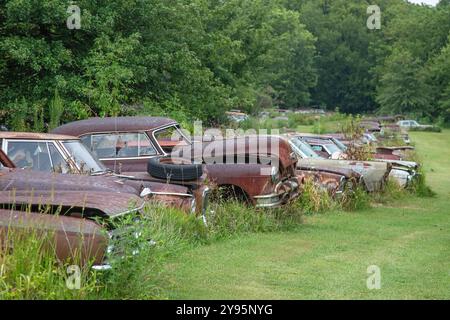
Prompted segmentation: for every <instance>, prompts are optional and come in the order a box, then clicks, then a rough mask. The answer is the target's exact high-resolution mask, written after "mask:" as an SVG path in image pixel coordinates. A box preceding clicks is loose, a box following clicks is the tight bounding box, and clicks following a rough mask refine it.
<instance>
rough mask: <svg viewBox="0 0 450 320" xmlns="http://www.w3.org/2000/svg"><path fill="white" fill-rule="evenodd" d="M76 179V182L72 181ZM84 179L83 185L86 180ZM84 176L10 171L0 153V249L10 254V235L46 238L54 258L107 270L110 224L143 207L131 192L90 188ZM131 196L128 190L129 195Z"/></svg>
mask: <svg viewBox="0 0 450 320" xmlns="http://www.w3.org/2000/svg"><path fill="white" fill-rule="evenodd" d="M74 177H77V178H78V179H77V181H73V178H74ZM86 179H88V180H86ZM89 179H90V177H87V176H71V175H62V174H50V173H38V172H33V171H26V170H21V169H17V168H15V166H14V164H13V162H12V161H11V160H10V159H9V158H8V157H7V156H6V155H5V154H4V153H3V151H1V150H0V190H1V191H0V245H1V246H2V249H3V252H5V251H4V250H5V249H6V250H7V251H6V252H8V251H9V250H11V249H12V250H13V249H14V248H10V247H8V246H10V241H9V238H8V237H9V236H10V235H11V233H10V231H11V230H14V232H15V233H16V234H17V233H20V232H25V233H26V232H29V231H30V230H34V231H37V232H38V233H47V234H49V235H51V236H52V237H54V240H55V242H54V243H55V249H56V254H57V257H58V258H59V259H60V260H61V261H67V260H68V259H75V257H73V253H74V252H75V251H74V250H75V249H76V248H79V251H78V252H80V253H81V261H78V262H80V263H87V262H92V263H93V264H94V268H96V269H105V268H108V265H107V262H106V261H105V259H106V258H107V246H108V243H109V241H110V237H109V235H108V231H111V232H112V233H111V234H113V233H114V230H112V229H111V226H113V225H114V224H113V221H115V220H117V219H120V218H121V217H124V216H128V215H129V216H133V217H134V216H139V215H140V214H141V212H142V209H143V207H144V201H143V199H141V198H140V197H138V196H136V195H135V194H134V193H132V192H125V191H124V192H121V191H122V190H118V189H115V192H114V187H113V185H110V186H108V185H107V183H105V182H103V184H102V183H99V184H96V183H93V181H91V180H89ZM130 191H131V190H130Z"/></svg>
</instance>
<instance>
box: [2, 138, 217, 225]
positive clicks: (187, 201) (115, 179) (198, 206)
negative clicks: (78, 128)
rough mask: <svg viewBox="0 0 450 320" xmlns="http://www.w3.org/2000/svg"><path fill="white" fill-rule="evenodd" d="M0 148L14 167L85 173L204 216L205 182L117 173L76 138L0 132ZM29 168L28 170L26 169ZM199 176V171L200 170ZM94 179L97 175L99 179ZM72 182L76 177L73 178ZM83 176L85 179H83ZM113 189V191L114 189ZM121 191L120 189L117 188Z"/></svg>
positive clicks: (93, 180) (64, 172)
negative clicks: (178, 182) (175, 181)
mask: <svg viewBox="0 0 450 320" xmlns="http://www.w3.org/2000/svg"><path fill="white" fill-rule="evenodd" d="M0 147H1V149H2V150H3V151H4V152H5V153H6V154H7V155H8V157H9V158H10V159H11V160H12V162H13V163H14V164H15V166H16V167H18V168H20V169H29V170H32V171H38V172H42V173H45V172H47V173H51V172H55V173H63V174H71V175H75V174H77V175H88V176H90V177H91V181H92V182H91V183H93V184H97V185H101V184H102V182H103V184H109V185H120V186H123V187H124V188H125V187H127V188H129V190H127V191H126V192H132V193H134V194H136V195H138V196H141V195H143V196H144V197H145V198H146V199H147V200H148V201H158V202H161V203H163V204H167V205H170V206H174V207H177V208H180V209H183V210H184V211H186V212H189V213H191V212H195V213H197V214H199V215H200V214H201V215H202V216H203V217H204V216H205V212H206V209H207V205H208V201H207V200H208V194H209V190H208V188H207V186H205V185H196V184H194V183H191V184H189V185H186V186H184V185H176V184H169V183H167V181H165V180H164V181H162V180H157V179H154V178H152V177H151V176H150V175H148V174H140V175H139V176H133V175H127V176H119V175H115V174H114V173H112V172H111V171H110V170H109V169H107V168H106V167H105V166H104V165H103V164H102V163H101V162H100V161H98V160H97V159H96V158H95V156H93V155H92V154H91V153H90V151H89V150H88V149H87V148H86V147H85V146H84V145H83V144H82V143H81V141H80V140H79V139H78V138H76V137H71V136H64V135H54V134H44V133H26V132H0ZM25 171H28V170H25ZM20 174H22V175H24V176H25V175H27V173H26V172H22V173H20ZM199 174H200V175H201V174H202V172H199ZM95 178H100V179H98V181H96V180H97V179H95ZM72 179H74V181H77V179H78V178H75V177H72ZM83 179H84V178H83ZM114 191H116V190H114ZM118 191H119V192H120V190H118Z"/></svg>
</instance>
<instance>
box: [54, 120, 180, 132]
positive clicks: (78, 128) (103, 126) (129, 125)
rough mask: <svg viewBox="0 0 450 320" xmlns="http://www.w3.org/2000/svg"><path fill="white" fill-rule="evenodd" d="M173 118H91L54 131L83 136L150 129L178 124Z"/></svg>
mask: <svg viewBox="0 0 450 320" xmlns="http://www.w3.org/2000/svg"><path fill="white" fill-rule="evenodd" d="M176 124H178V122H176V121H175V120H173V119H169V118H163V117H139V116H137V117H110V118H89V119H86V120H80V121H75V122H71V123H68V124H65V125H62V126H60V127H58V128H56V129H55V130H53V131H52V133H57V134H69V135H73V136H77V137H78V136H81V135H84V134H88V133H96V132H121V131H122V132H126V131H149V130H154V129H158V128H161V127H165V126H169V125H176Z"/></svg>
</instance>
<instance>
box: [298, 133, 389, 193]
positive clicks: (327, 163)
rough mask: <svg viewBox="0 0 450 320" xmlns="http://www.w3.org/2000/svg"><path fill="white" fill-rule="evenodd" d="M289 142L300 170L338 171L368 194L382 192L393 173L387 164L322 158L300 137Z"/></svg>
mask: <svg viewBox="0 0 450 320" xmlns="http://www.w3.org/2000/svg"><path fill="white" fill-rule="evenodd" d="M289 142H290V143H291V145H292V146H293V149H294V151H295V153H296V156H297V157H298V164H297V167H298V168H317V170H336V172H340V173H341V174H343V175H345V176H346V177H347V179H351V181H352V184H354V183H355V182H356V183H359V184H361V185H362V186H363V187H364V188H365V190H366V191H368V192H374V191H378V190H381V189H382V188H383V187H384V185H385V183H386V181H387V178H388V176H389V174H390V171H391V165H390V164H388V163H386V162H374V161H353V160H331V159H328V158H324V157H321V156H320V155H319V154H317V153H316V152H315V150H314V149H313V148H312V147H311V146H310V145H309V144H308V143H306V142H305V141H304V140H303V139H302V137H301V136H300V135H295V134H291V135H290V138H289ZM343 170H345V171H343Z"/></svg>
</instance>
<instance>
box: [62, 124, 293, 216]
mask: <svg viewBox="0 0 450 320" xmlns="http://www.w3.org/2000/svg"><path fill="white" fill-rule="evenodd" d="M169 130H174V131H177V132H179V135H180V137H181V138H180V141H178V142H177V143H174V141H172V140H171V139H170V138H157V137H158V135H160V134H161V133H162V132H165V131H169ZM53 132H54V133H57V134H68V135H74V136H77V137H80V138H81V140H82V141H83V143H85V144H86V146H87V147H89V148H91V150H92V151H94V152H95V150H94V149H95V141H96V140H95V139H96V138H97V137H98V136H99V135H102V134H104V135H108V134H110V135H113V134H122V133H123V134H125V133H142V134H145V138H146V139H148V141H149V144H151V145H152V146H153V151H154V153H153V154H152V155H146V156H135V157H122V158H119V157H114V158H109V157H101V156H99V159H100V161H102V162H103V163H104V164H105V165H106V166H107V167H109V168H111V169H112V170H117V169H118V168H121V171H122V172H123V173H129V172H132V173H133V174H136V173H139V172H141V173H142V172H146V170H147V165H148V161H149V159H150V158H153V157H162V156H168V155H170V154H172V152H173V149H174V147H179V146H180V145H182V146H184V147H187V149H189V148H195V147H196V144H197V143H192V142H191V141H190V139H188V138H187V137H186V136H185V135H184V134H183V133H182V132H181V131H180V127H179V125H178V123H177V122H176V121H174V120H171V119H166V118H153V117H119V118H103V119H100V118H93V119H88V120H83V121H77V122H73V123H69V124H67V125H64V126H61V127H59V128H57V129H56V130H54V131H53ZM249 139H250V140H247V141H245V140H243V139H241V138H237V139H235V140H230V139H228V140H221V141H226V142H225V145H226V143H235V144H236V147H235V149H234V151H233V150H232V151H231V152H230V151H226V150H227V148H222V147H220V145H218V143H223V142H218V141H212V142H211V143H210V144H203V146H202V148H201V149H200V154H201V155H202V156H203V152H204V151H205V149H207V148H210V149H211V148H215V149H217V150H216V152H219V153H220V152H222V153H224V152H225V154H224V155H225V157H226V158H231V159H234V157H235V156H236V157H237V156H238V155H240V156H243V157H244V158H245V157H246V156H250V157H251V156H255V154H254V152H250V151H251V150H252V147H253V146H254V145H253V142H254V141H255V140H254V139H256V138H249ZM252 139H253V140H252ZM274 139H275V140H276V141H275V140H274ZM274 139H272V140H270V139H269V148H270V143H271V142H270V141H273V142H274V144H275V143H276V144H277V148H278V147H279V154H280V157H279V160H280V161H279V162H280V166H279V167H277V169H279V170H280V172H279V177H278V178H277V179H276V181H273V180H274V179H273V178H275V177H272V176H271V175H270V173H269V174H266V175H263V174H261V172H263V171H265V172H267V171H269V172H270V171H271V170H272V166H271V165H264V164H260V163H252V164H251V163H239V161H237V160H236V159H234V160H232V161H231V162H230V161H227V162H226V163H223V162H221V163H209V161H208V159H204V158H202V159H194V160H196V161H199V160H200V161H201V162H202V163H204V166H203V167H204V172H205V173H206V175H207V178H208V180H209V181H212V182H213V184H214V185H216V186H219V187H221V186H224V187H228V186H232V187H236V188H237V189H238V190H240V191H241V192H242V193H244V194H245V196H246V197H247V198H248V199H249V200H250V201H251V203H253V204H254V205H256V206H259V207H275V206H280V205H282V204H284V203H286V202H287V201H289V199H292V198H294V197H296V196H297V194H298V180H297V179H296V177H295V162H296V159H293V158H290V157H291V154H292V150H291V149H290V146H289V144H288V143H286V142H283V141H282V139H279V138H274ZM250 146H252V147H250ZM221 150H222V151H221ZM228 150H229V149H228ZM277 151H278V150H277ZM226 152H228V153H226ZM258 152H259V151H257V152H256V158H257V157H258V156H259V154H258ZM219 153H217V154H215V155H214V156H218V155H219ZM252 153H253V154H252ZM185 158H187V157H185ZM193 158H195V152H194V157H193ZM206 158H208V157H206ZM273 170H275V169H273ZM275 175H278V173H275V174H274V176H275Z"/></svg>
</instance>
